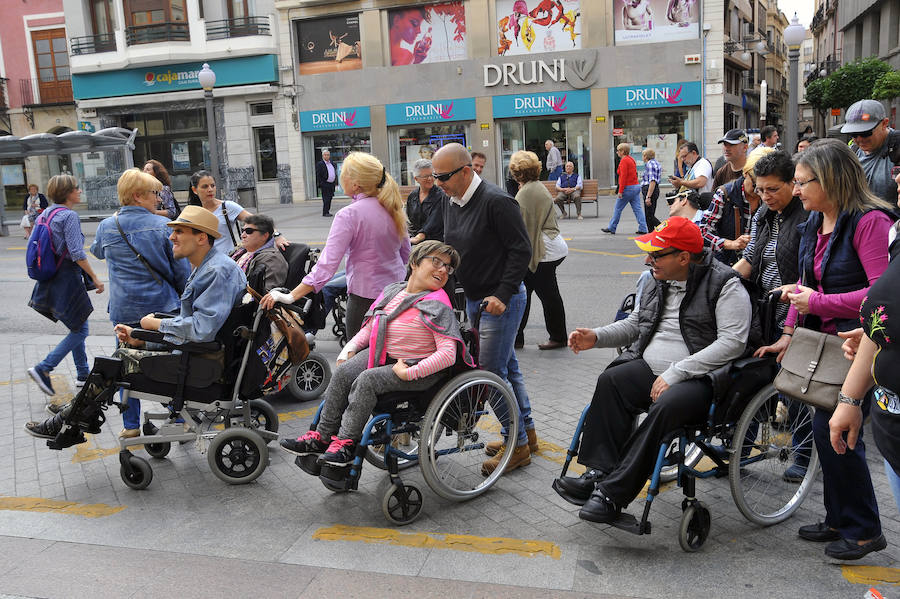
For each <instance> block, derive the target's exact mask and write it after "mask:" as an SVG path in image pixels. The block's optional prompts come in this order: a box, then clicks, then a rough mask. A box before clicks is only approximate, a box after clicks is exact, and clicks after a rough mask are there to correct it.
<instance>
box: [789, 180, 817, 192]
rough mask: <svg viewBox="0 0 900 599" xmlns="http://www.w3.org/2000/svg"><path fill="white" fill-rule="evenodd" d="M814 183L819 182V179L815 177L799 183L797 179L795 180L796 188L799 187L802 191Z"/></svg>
mask: <svg viewBox="0 0 900 599" xmlns="http://www.w3.org/2000/svg"><path fill="white" fill-rule="evenodd" d="M813 181H818V179H816V178H815V177H812V178H810V179H807V180H806V181H798V180H797V179H794V181H793V183H794V187H799V188H800V189H803V188H804V187H806V186H807V185H809V184H810V183H812V182H813Z"/></svg>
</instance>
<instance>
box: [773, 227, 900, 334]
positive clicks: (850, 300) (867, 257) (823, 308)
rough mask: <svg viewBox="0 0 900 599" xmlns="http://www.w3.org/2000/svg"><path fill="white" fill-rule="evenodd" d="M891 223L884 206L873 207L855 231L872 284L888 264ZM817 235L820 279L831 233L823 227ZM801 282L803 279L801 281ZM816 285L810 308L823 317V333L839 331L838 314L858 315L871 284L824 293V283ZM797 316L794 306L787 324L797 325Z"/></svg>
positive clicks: (816, 261) (855, 241)
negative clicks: (837, 324)
mask: <svg viewBox="0 0 900 599" xmlns="http://www.w3.org/2000/svg"><path fill="white" fill-rule="evenodd" d="M891 225H893V221H892V220H891V219H890V217H889V216H888V215H886V214H885V213H884V212H882V211H880V210H871V211H869V212H868V213H866V214H865V215H864V216H863V217H862V218H861V219H859V223H858V224H857V225H856V232H855V233H854V234H853V248H854V249H855V250H856V255H857V256H858V257H859V261H860V263H862V265H863V269H864V270H865V271H866V277H867V278H868V279H869V286H871V285H872V283H874V282H875V281H877V280H878V277H880V276H881V273H883V272H884V270H885V269H886V268H887V265H888V251H887V246H886V244H885V242H884V240H885V239H887V236H888V230H890V228H891ZM817 235H818V237H817V239H816V255H815V258H814V260H813V270H814V272H815V274H816V279H817V280H821V279H822V257H823V256H824V255H825V248H826V246H827V245H828V238H829V237H831V233H828V234H823V233H822V232H821V231H819V232H818V233H817ZM797 284H798V285H799V284H800V282H799V281H798V283H797ZM816 289H817V291H815V292H813V294H812V295H810V296H809V312H810V314H815V315H816V316H818V317H819V318H821V319H822V329H821V330H822V332H823V333H835V332H836V330H837V329H836V328H835V326H834V319H835V318H853V319H855V318H858V317H859V306H860V304H861V303H862V301H863V300H864V299H865V297H866V294H867V293H868V292H869V287H863V288H862V289H857V290H856V291H848V292H847V293H824V292H823V291H822V285H821V284H819V285H818V287H817V288H816ZM797 316H798V312H797V310H796V309H795V308H794V306H791V307H790V309H789V310H788V315H787V319H786V320H785V322H784V326H786V327H794V326H797Z"/></svg>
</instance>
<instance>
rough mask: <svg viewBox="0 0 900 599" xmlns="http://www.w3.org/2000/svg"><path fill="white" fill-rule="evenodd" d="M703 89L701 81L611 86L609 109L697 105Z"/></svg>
mask: <svg viewBox="0 0 900 599" xmlns="http://www.w3.org/2000/svg"><path fill="white" fill-rule="evenodd" d="M701 91H702V86H701V84H700V82H699V81H684V82H680V83H661V84H657V85H632V86H627V87H611V88H609V110H631V109H635V108H671V107H675V106H697V105H699V104H700V99H701V97H702V94H701Z"/></svg>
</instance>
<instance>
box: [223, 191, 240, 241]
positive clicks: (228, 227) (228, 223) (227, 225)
mask: <svg viewBox="0 0 900 599" xmlns="http://www.w3.org/2000/svg"><path fill="white" fill-rule="evenodd" d="M222 216H224V217H225V228H226V229H228V236H229V237H231V245H233V246H235V247H237V240H236V239H235V238H234V232H233V231H232V230H231V221H230V220H228V209H227V208H226V207H225V200H222ZM234 222H235V226H237V219H235V221H234Z"/></svg>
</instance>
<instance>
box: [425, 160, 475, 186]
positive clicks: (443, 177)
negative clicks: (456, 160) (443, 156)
mask: <svg viewBox="0 0 900 599" xmlns="http://www.w3.org/2000/svg"><path fill="white" fill-rule="evenodd" d="M467 166H472V163H471V162H470V163H469V164H464V165H462V166H461V167H459V168H455V169H453V170H452V171H450V172H449V173H441V174H440V175H439V174H437V173H434V178H435V179H437V180H438V181H440V182H441V183H446V182H447V181H449V180H450V177H452V176H453V175H455V174H456V173H458V172H459V171H461V170H463V169H464V168H466V167H467Z"/></svg>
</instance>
